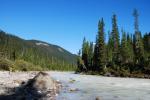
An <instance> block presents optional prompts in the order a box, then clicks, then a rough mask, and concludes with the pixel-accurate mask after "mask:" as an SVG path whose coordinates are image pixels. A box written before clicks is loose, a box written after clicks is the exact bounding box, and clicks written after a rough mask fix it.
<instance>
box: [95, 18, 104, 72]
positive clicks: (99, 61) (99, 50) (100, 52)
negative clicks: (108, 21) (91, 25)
mask: <svg viewBox="0 0 150 100" xmlns="http://www.w3.org/2000/svg"><path fill="white" fill-rule="evenodd" d="M95 46H96V47H95V53H96V54H95V56H96V58H95V60H96V61H95V66H96V67H97V69H98V70H99V71H102V72H103V71H104V68H105V65H106V52H105V40H104V21H103V18H102V19H101V20H100V21H99V23H98V37H97V40H96V45H95Z"/></svg>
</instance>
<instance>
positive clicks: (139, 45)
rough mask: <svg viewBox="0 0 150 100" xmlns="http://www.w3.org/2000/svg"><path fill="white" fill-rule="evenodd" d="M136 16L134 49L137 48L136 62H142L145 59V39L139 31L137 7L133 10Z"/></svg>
mask: <svg viewBox="0 0 150 100" xmlns="http://www.w3.org/2000/svg"><path fill="white" fill-rule="evenodd" d="M133 16H134V21H135V22H134V28H135V35H134V50H135V63H136V64H139V63H140V64H142V63H143V61H144V47H143V41H142V37H141V32H140V31H139V25H138V16H139V14H138V11H137V10H136V9H135V10H134V12H133Z"/></svg>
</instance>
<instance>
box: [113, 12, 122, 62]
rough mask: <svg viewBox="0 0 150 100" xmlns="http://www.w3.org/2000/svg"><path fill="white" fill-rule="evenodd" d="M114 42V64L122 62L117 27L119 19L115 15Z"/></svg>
mask: <svg viewBox="0 0 150 100" xmlns="http://www.w3.org/2000/svg"><path fill="white" fill-rule="evenodd" d="M111 34H112V41H113V62H115V63H118V62H120V50H119V49H120V42H119V41H120V39H119V31H118V25H117V18H116V15H115V14H114V15H113V17H112V33H111Z"/></svg>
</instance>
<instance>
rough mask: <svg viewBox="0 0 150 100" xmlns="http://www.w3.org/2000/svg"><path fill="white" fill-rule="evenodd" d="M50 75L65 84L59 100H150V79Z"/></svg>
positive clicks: (67, 74)
mask: <svg viewBox="0 0 150 100" xmlns="http://www.w3.org/2000/svg"><path fill="white" fill-rule="evenodd" d="M49 73H50V75H51V76H52V77H53V78H54V79H56V80H59V81H60V82H62V84H63V88H62V90H61V91H60V93H59V95H58V96H57V100H95V98H96V97H99V98H100V100H150V79H138V78H116V77H103V76H92V75H80V74H74V73H73V72H49ZM71 90H77V91H71Z"/></svg>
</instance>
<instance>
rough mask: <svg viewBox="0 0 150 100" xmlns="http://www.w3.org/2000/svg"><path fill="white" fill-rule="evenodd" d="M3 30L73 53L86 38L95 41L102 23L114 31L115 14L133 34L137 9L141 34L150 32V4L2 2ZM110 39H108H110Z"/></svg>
mask: <svg viewBox="0 0 150 100" xmlns="http://www.w3.org/2000/svg"><path fill="white" fill-rule="evenodd" d="M0 4H1V5H0V29H2V30H4V31H6V32H8V33H11V34H14V35H17V36H19V37H21V38H24V39H37V40H42V41H46V42H48V43H52V44H56V45H59V46H61V47H63V48H65V49H67V50H69V51H70V52H72V53H77V52H78V50H79V49H80V48H81V44H82V39H83V37H84V36H85V37H86V38H87V40H89V41H95V36H96V34H97V23H98V20H99V19H100V18H101V17H103V18H104V21H105V32H106V36H107V32H108V30H111V17H112V14H113V13H115V14H117V18H118V26H119V29H120V30H121V28H124V29H125V30H126V31H128V32H131V33H133V31H134V30H133V28H134V27H133V22H134V20H133V17H132V12H133V9H134V8H136V9H138V10H139V13H140V18H139V20H140V21H139V22H140V30H141V31H142V33H145V32H150V27H149V26H150V13H149V12H150V6H149V5H150V0H0ZM106 39H107V38H106Z"/></svg>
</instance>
